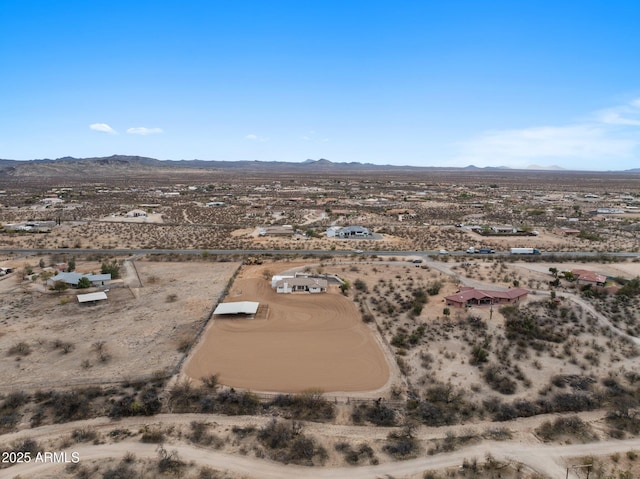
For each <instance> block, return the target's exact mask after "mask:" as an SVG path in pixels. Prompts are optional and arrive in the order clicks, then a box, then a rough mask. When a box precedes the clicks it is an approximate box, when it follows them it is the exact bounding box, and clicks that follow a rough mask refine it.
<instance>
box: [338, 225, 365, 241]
mask: <svg viewBox="0 0 640 479" xmlns="http://www.w3.org/2000/svg"><path fill="white" fill-rule="evenodd" d="M337 236H338V237H339V238H367V237H370V236H372V235H371V231H369V229H368V228H365V227H364V226H345V227H344V228H342V229H341V230H338V232H337Z"/></svg>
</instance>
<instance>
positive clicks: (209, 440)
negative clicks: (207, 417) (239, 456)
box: [187, 421, 224, 449]
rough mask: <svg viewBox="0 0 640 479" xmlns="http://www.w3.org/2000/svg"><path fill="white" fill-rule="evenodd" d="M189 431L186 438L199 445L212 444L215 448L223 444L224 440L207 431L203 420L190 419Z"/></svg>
mask: <svg viewBox="0 0 640 479" xmlns="http://www.w3.org/2000/svg"><path fill="white" fill-rule="evenodd" d="M190 427H191V432H190V433H189V434H188V435H187V438H188V439H189V440H190V441H192V442H194V443H196V444H199V445H201V446H213V447H214V448H215V449H219V448H221V447H222V445H223V444H224V441H223V440H222V439H220V438H219V437H218V436H216V435H215V434H210V433H209V432H207V429H208V427H209V426H208V425H207V423H205V422H204V421H191V424H190Z"/></svg>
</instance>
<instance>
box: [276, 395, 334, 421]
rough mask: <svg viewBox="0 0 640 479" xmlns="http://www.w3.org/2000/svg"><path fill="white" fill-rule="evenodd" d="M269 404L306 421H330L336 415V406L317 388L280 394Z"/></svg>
mask: <svg viewBox="0 0 640 479" xmlns="http://www.w3.org/2000/svg"><path fill="white" fill-rule="evenodd" d="M267 406H269V407H277V408H280V409H283V410H285V411H287V412H288V413H289V415H290V416H291V417H292V418H294V419H299V420H305V421H329V420H331V419H333V418H334V417H335V406H334V405H333V404H332V403H330V402H329V401H327V400H326V399H325V398H324V397H323V396H322V392H320V391H317V390H308V391H304V392H302V393H300V394H295V395H290V394H279V395H277V396H276V397H275V398H274V399H273V401H271V402H270V403H269V404H268V405H267Z"/></svg>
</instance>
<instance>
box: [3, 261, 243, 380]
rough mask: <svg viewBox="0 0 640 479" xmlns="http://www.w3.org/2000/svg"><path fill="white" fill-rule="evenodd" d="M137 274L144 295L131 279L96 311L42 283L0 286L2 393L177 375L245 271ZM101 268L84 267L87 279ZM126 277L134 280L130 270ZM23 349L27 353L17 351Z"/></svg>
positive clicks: (164, 267)
mask: <svg viewBox="0 0 640 479" xmlns="http://www.w3.org/2000/svg"><path fill="white" fill-rule="evenodd" d="M29 261H30V262H31V264H34V260H33V259H32V258H30V259H29ZM37 262H38V259H37V258H36V259H35V264H37ZM136 266H137V270H138V272H139V275H140V279H141V281H142V284H143V285H144V286H143V287H139V286H140V283H139V282H138V281H137V278H135V277H133V278H132V277H131V276H129V277H125V279H124V282H123V283H122V284H121V287H111V288H110V291H109V292H108V293H107V295H108V298H109V299H108V300H107V301H105V302H103V303H98V304H97V305H95V306H87V305H80V304H78V302H77V300H76V297H75V295H76V293H77V292H78V291H77V290H68V291H66V292H64V293H62V294H59V293H53V292H51V291H48V290H47V289H46V288H45V287H44V285H43V283H42V282H41V281H40V280H38V279H36V280H34V281H31V282H22V281H19V279H20V277H19V276H18V273H14V276H13V277H9V278H6V279H5V280H3V281H0V298H1V300H0V318H2V319H0V324H1V326H2V328H1V330H0V331H1V332H0V369H1V370H2V371H3V386H2V388H3V389H4V390H5V391H3V392H7V390H22V389H35V388H49V387H60V386H65V385H75V384H100V383H107V382H110V381H122V380H123V379H135V378H138V377H144V376H148V375H150V374H153V373H156V372H166V371H169V370H171V369H172V368H173V367H175V365H176V364H177V362H178V360H179V359H180V357H181V355H182V353H180V352H179V351H178V349H179V348H180V347H181V346H183V345H184V344H185V343H188V341H189V340H192V339H193V338H194V336H195V334H196V332H197V330H198V328H199V327H200V325H201V324H202V322H203V320H205V319H206V317H207V315H208V313H209V311H210V309H211V308H212V306H213V305H215V304H216V301H217V300H218V298H219V296H220V294H221V293H222V291H223V289H224V287H225V286H226V284H227V282H228V280H229V278H230V277H231V275H232V274H233V272H234V271H235V270H236V268H237V267H238V266H239V265H238V263H211V262H189V263H172V262H166V263H165V262H145V261H136ZM99 268H100V265H99V263H96V262H93V263H85V262H81V261H78V262H77V270H78V271H80V272H89V271H92V270H93V271H95V270H99ZM34 269H35V270H36V272H37V271H38V270H39V268H38V267H37V266H36V267H35V268H34ZM121 271H122V272H123V274H125V275H127V274H135V271H134V270H133V268H129V267H123V268H121ZM127 285H131V286H127ZM100 342H102V343H103V344H102V345H101V346H99V345H98V343H100ZM21 343H22V344H24V345H25V346H23V347H21V348H15V347H16V345H19V344H21ZM65 345H66V346H65ZM16 349H20V350H21V351H22V352H18V351H16ZM65 350H66V351H65Z"/></svg>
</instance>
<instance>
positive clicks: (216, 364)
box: [185, 277, 389, 392]
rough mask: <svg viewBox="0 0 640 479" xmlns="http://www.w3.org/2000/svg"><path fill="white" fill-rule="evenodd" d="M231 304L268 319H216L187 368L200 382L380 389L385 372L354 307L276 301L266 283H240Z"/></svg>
mask: <svg viewBox="0 0 640 479" xmlns="http://www.w3.org/2000/svg"><path fill="white" fill-rule="evenodd" d="M228 301H259V302H260V303H261V304H262V305H265V304H266V305H268V308H269V313H268V318H267V319H254V320H251V319H250V320H239V319H216V320H215V321H213V322H212V324H211V325H210V326H209V329H208V331H207V332H206V335H205V337H204V339H203V341H202V343H201V345H200V346H199V348H198V349H197V351H196V352H195V354H194V356H193V357H192V358H191V359H190V361H189V363H188V364H187V366H186V368H185V373H186V374H187V375H188V376H190V377H191V378H194V379H198V378H201V377H203V376H206V375H209V374H216V373H217V374H219V380H220V382H222V383H223V384H226V385H228V386H233V387H242V388H250V389H253V390H262V391H280V392H300V391H303V390H306V389H310V388H319V389H321V390H323V391H366V390H372V389H377V388H380V387H382V386H384V385H385V383H386V382H387V380H388V378H389V368H388V366H387V363H386V361H385V358H384V355H383V353H382V351H381V350H380V347H379V346H378V344H377V342H376V341H375V339H374V337H373V336H372V334H371V333H370V332H369V330H368V329H367V328H366V327H365V325H364V324H363V323H362V321H361V319H360V313H359V312H358V311H357V309H356V307H355V305H354V304H353V302H352V301H351V300H349V299H348V298H346V297H344V296H342V295H341V294H340V293H338V292H337V291H331V292H329V293H326V294H307V293H296V294H277V293H276V292H275V291H273V290H272V289H271V287H270V283H269V281H268V280H265V279H262V278H255V277H253V278H252V277H242V278H238V279H237V280H236V282H235V285H234V291H232V292H231V294H230V295H229V297H228Z"/></svg>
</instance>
